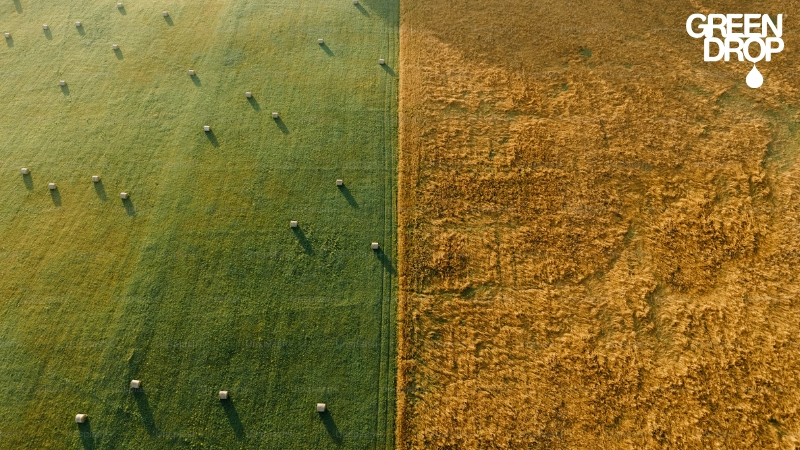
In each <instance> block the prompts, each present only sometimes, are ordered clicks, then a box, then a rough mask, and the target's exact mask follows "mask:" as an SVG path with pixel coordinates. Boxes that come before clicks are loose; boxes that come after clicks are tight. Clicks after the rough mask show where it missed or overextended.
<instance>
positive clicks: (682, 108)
mask: <svg viewBox="0 0 800 450" xmlns="http://www.w3.org/2000/svg"><path fill="white" fill-rule="evenodd" d="M573 6H574V5H573ZM573 6H569V5H567V4H564V5H553V4H552V2H535V1H531V2H499V1H497V2H496V1H489V2H483V3H482V4H476V3H475V2H467V1H457V2H443V1H428V2H404V3H403V4H402V5H401V7H402V11H401V99H400V132H401V137H400V141H401V154H400V187H399V190H400V192H399V199H400V200H399V202H400V205H399V206H400V208H399V210H400V212H401V214H400V218H399V220H400V227H399V229H400V232H399V234H400V236H399V239H400V255H401V266H400V290H401V292H400V311H399V316H398V320H399V324H398V326H399V336H400V342H399V357H400V363H399V374H398V401H399V406H398V425H397V427H398V429H397V436H398V442H399V444H400V446H401V448H529V447H532V446H542V447H547V448H551V447H553V448H578V447H580V448H608V447H612V448H655V447H663V446H665V445H667V446H677V447H694V448H699V447H704V448H705V447H711V446H714V445H723V446H728V447H736V448H762V447H767V446H784V447H791V446H792V445H796V442H797V440H798V439H799V438H800V420H798V419H799V417H798V414H797V407H796V406H795V405H796V404H798V400H800V398H799V397H800V378H798V370H797V369H796V367H798V362H800V361H798V359H800V352H798V348H797V344H796V343H797V342H800V339H798V338H800V333H799V332H798V330H800V319H799V318H800V314H798V306H797V304H796V301H795V300H794V299H796V298H797V293H798V280H797V273H798V270H797V269H796V267H798V263H800V256H799V255H800V251H799V249H800V239H799V238H798V236H797V230H798V229H800V228H798V225H800V208H798V207H797V206H796V204H797V202H796V199H797V198H800V189H799V188H798V180H799V179H800V178H798V164H797V162H796V157H797V148H798V139H797V135H796V131H795V129H794V125H792V123H793V122H794V121H796V120H797V118H798V117H797V111H796V107H795V106H794V105H797V101H798V98H799V97H800V94H798V91H797V90H796V89H795V88H794V87H793V79H792V78H791V77H792V70H791V67H790V66H789V61H790V59H789V58H790V56H791V54H792V53H793V50H792V49H793V48H794V46H795V44H797V40H796V38H795V37H794V35H793V34H792V35H789V34H788V33H787V35H786V36H785V39H786V48H787V50H786V51H785V53H784V54H782V55H781V56H780V57H777V58H776V59H775V60H774V61H773V62H772V63H770V64H769V65H764V67H763V69H762V68H761V67H759V68H760V69H762V71H763V72H764V73H765V75H766V79H767V81H766V83H765V85H764V86H763V87H762V88H761V89H759V90H750V89H749V88H747V87H746V86H745V85H744V76H745V75H746V73H747V71H748V70H749V69H750V67H745V65H742V64H735V63H730V64H722V63H720V64H715V65H709V64H705V63H703V61H702V48H701V47H698V46H697V45H696V42H694V40H693V39H691V38H689V37H688V36H686V35H685V31H684V30H683V21H684V20H685V19H686V17H688V16H689V14H691V13H692V12H695V11H696V9H694V8H692V7H691V6H689V5H678V4H673V3H670V2H666V1H663V2H661V1H660V2H650V3H649V4H648V5H639V4H637V5H632V6H631V5H629V7H624V6H623V5H621V4H619V3H617V2H593V3H592V4H585V5H583V6H581V7H580V8H577V7H573ZM746 7H747V5H746V4H744V3H742V2H724V3H723V2H720V3H718V4H716V5H713V6H712V5H708V8H712V9H723V10H725V11H728V12H729V11H734V10H735V11H739V10H743V8H746ZM769 7H770V8H777V9H775V11H774V12H775V13H777V12H782V13H784V14H787V17H788V16H789V14H790V13H791V12H793V11H794V10H795V9H797V7H796V6H794V5H793V4H790V3H788V2H783V3H781V4H770V5H769ZM778 10H780V11H778ZM793 443H794V444H793Z"/></svg>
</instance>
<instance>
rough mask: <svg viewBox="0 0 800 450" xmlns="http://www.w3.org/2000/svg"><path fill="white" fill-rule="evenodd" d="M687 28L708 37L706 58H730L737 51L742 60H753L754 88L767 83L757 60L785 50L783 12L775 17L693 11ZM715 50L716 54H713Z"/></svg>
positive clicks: (749, 79)
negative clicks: (757, 67) (706, 14)
mask: <svg viewBox="0 0 800 450" xmlns="http://www.w3.org/2000/svg"><path fill="white" fill-rule="evenodd" d="M686 32H687V33H689V36H691V37H693V38H695V39H699V38H702V37H704V38H705V41H704V43H703V47H704V49H703V56H704V61H706V62H716V61H720V60H725V62H728V61H730V60H731V55H735V56H736V58H737V59H738V60H739V61H749V62H751V63H753V69H752V70H751V71H750V73H749V74H747V78H746V79H745V81H746V82H747V85H748V86H750V87H751V88H753V89H756V88H759V87H761V85H762V84H764V77H763V76H762V75H761V72H759V71H758V69H756V64H757V63H758V62H760V61H761V60H766V61H767V62H769V61H772V55H774V54H776V53H780V52H781V51H783V39H781V36H782V35H783V14H778V15H777V17H775V18H773V17H770V16H768V15H766V14H763V15H762V14H709V15H708V17H706V16H705V15H703V14H692V15H691V16H689V18H688V19H686ZM712 47H713V48H712ZM712 50H715V51H716V54H714V55H712Z"/></svg>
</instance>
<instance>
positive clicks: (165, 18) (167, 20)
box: [164, 16, 175, 26]
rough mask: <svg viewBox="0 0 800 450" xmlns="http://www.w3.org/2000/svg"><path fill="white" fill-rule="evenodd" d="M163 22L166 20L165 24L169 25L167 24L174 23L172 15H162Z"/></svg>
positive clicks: (171, 24)
mask: <svg viewBox="0 0 800 450" xmlns="http://www.w3.org/2000/svg"><path fill="white" fill-rule="evenodd" d="M164 22H167V25H169V26H173V25H175V22H173V21H172V16H166V17H164Z"/></svg>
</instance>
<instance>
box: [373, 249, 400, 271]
mask: <svg viewBox="0 0 800 450" xmlns="http://www.w3.org/2000/svg"><path fill="white" fill-rule="evenodd" d="M375 255H376V256H377V257H378V260H379V261H380V262H381V264H383V267H384V269H386V270H387V271H388V272H389V273H390V274H392V275H397V270H396V269H395V268H394V264H392V260H391V259H389V256H387V255H386V253H384V252H383V249H378V250H377V251H375Z"/></svg>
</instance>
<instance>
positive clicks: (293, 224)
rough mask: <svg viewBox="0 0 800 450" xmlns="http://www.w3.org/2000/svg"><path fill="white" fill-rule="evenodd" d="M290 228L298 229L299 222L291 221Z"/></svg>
mask: <svg viewBox="0 0 800 450" xmlns="http://www.w3.org/2000/svg"><path fill="white" fill-rule="evenodd" d="M289 227H291V228H297V221H296V220H291V221H289Z"/></svg>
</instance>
